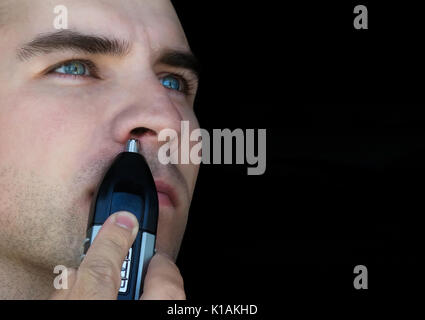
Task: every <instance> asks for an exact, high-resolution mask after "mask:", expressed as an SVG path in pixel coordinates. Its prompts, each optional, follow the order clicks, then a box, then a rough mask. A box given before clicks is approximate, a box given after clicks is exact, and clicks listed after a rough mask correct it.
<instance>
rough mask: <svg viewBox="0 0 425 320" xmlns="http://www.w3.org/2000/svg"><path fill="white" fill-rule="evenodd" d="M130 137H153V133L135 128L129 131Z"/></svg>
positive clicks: (145, 129)
mask: <svg viewBox="0 0 425 320" xmlns="http://www.w3.org/2000/svg"><path fill="white" fill-rule="evenodd" d="M130 134H131V135H134V136H136V137H140V136H142V135H155V134H156V133H155V131H153V130H151V129H148V128H145V127H139V128H135V129H133V130H131V132H130Z"/></svg>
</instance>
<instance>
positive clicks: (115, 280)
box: [84, 258, 121, 290]
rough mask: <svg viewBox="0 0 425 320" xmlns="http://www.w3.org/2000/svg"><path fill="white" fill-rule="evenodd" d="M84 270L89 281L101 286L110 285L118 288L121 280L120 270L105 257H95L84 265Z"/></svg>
mask: <svg viewBox="0 0 425 320" xmlns="http://www.w3.org/2000/svg"><path fill="white" fill-rule="evenodd" d="M84 269H85V271H86V274H87V275H88V277H89V278H90V279H91V281H93V282H95V283H96V284H98V285H99V286H100V285H101V286H102V287H105V286H107V287H109V286H110V287H111V288H113V289H114V290H115V289H117V290H118V284H119V282H120V280H121V277H120V272H119V270H117V268H116V267H115V266H114V264H113V263H111V262H109V261H108V260H107V259H100V258H95V259H92V260H91V261H89V262H88V263H87V264H86V265H85V268H84Z"/></svg>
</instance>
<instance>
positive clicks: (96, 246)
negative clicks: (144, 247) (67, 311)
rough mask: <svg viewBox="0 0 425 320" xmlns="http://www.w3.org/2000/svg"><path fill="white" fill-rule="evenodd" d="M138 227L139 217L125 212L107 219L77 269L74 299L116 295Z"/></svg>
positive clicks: (115, 296)
mask: <svg viewBox="0 0 425 320" xmlns="http://www.w3.org/2000/svg"><path fill="white" fill-rule="evenodd" d="M138 229H139V223H138V221H137V218H136V217H135V216H134V215H133V214H131V213H129V212H126V211H120V212H117V213H114V214H112V215H111V216H110V217H109V218H108V219H107V220H106V221H105V223H104V224H103V226H102V228H101V229H100V230H99V232H98V234H97V236H96V238H95V239H94V241H93V243H92V245H91V246H90V248H89V250H88V251H87V254H86V257H85V258H84V260H83V262H82V263H81V265H80V267H79V269H78V274H77V278H76V281H75V283H74V286H73V288H72V292H71V296H70V298H71V299H72V298H76V299H116V298H117V295H118V290H119V287H120V283H121V267H122V264H123V261H124V258H125V257H126V255H127V253H128V251H129V249H130V247H131V246H132V244H133V242H134V240H135V238H136V236H137V232H138Z"/></svg>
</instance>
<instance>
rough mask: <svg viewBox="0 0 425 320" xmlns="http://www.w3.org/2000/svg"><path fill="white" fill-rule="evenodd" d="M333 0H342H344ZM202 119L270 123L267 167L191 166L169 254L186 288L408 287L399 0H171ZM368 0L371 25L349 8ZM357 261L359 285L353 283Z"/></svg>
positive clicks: (415, 263) (414, 120)
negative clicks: (177, 236)
mask: <svg viewBox="0 0 425 320" xmlns="http://www.w3.org/2000/svg"><path fill="white" fill-rule="evenodd" d="M342 2H343V3H342ZM173 3H174V5H175V7H176V10H177V13H178V15H179V17H180V20H181V22H182V24H183V27H184V29H185V32H186V35H187V37H188V39H189V42H190V45H191V47H192V50H193V52H194V53H195V55H196V56H198V58H199V59H200V61H201V64H202V68H203V70H202V74H201V84H200V91H199V94H198V97H197V101H196V111H197V114H198V116H199V120H200V124H201V127H202V128H205V129H208V130H209V131H210V133H211V132H212V129H213V128H217V129H224V128H229V129H231V130H233V129H236V128H242V129H244V130H245V129H248V128H253V129H258V128H266V129H267V170H266V173H265V174H264V175H261V176H248V175H247V166H245V165H203V166H202V167H201V170H200V176H199V179H198V183H197V188H196V191H195V195H194V199H193V203H192V208H191V210H190V216H189V222H188V226H187V229H186V234H185V238H184V241H183V244H182V249H181V253H180V256H179V259H178V265H179V267H180V269H181V272H182V274H183V277H184V280H185V287H186V291H187V297H188V299H192V300H206V301H208V300H210V299H218V298H219V299H228V300H230V301H234V300H237V301H252V302H255V301H263V300H267V299H269V298H277V299H281V298H282V297H284V296H287V295H291V296H293V295H297V294H301V295H305V294H309V293H313V294H314V295H315V296H321V295H325V296H326V295H328V294H333V295H334V294H336V295H348V296H352V295H372V294H374V293H377V294H382V293H391V294H395V295H398V294H402V295H404V294H406V293H410V292H415V291H417V290H419V289H420V288H421V284H420V283H421V282H420V280H421V278H422V274H421V269H422V264H421V262H420V260H421V255H422V253H421V252H422V251H423V250H422V249H421V246H420V244H419V243H420V242H421V241H422V240H421V238H422V235H421V233H422V225H421V224H420V223H419V222H420V216H421V215H422V214H423V211H424V204H423V184H424V177H425V170H424V163H425V162H424V160H425V143H424V141H425V140H424V124H423V123H424V113H423V111H422V109H423V107H424V103H423V101H424V99H423V93H424V89H423V86H424V81H423V77H424V62H423V59H424V57H425V55H424V49H423V47H424V46H423V31H424V19H423V17H422V14H421V12H422V11H421V10H420V9H419V7H415V6H414V5H413V4H412V3H409V2H399V3H395V2H394V3H391V2H388V1H387V2H385V3H379V4H378V3H376V1H374V3H371V2H365V1H362V2H355V1H352V2H350V1H335V2H330V1H315V2H312V1H311V2H304V1H298V2H296V4H294V3H290V2H288V3H287V2H286V1H283V2H282V1H275V2H271V1H268V2H266V1H262V2H261V1H260V2H259V1H256V2H247V1H199V0H194V1H188V0H185V1H174V2H173ZM357 4H364V5H367V7H368V11H369V29H368V30H355V29H354V27H353V19H354V17H355V14H354V13H353V9H354V7H355V5H357ZM360 264H362V265H366V266H367V268H368V271H369V289H368V290H367V291H357V290H355V289H354V288H353V279H354V277H355V275H354V274H353V269H354V266H356V265H360Z"/></svg>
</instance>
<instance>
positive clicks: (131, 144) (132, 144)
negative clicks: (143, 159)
mask: <svg viewBox="0 0 425 320" xmlns="http://www.w3.org/2000/svg"><path fill="white" fill-rule="evenodd" d="M125 151H127V152H134V153H139V140H137V139H130V140H128V141H127V145H126V147H125Z"/></svg>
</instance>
